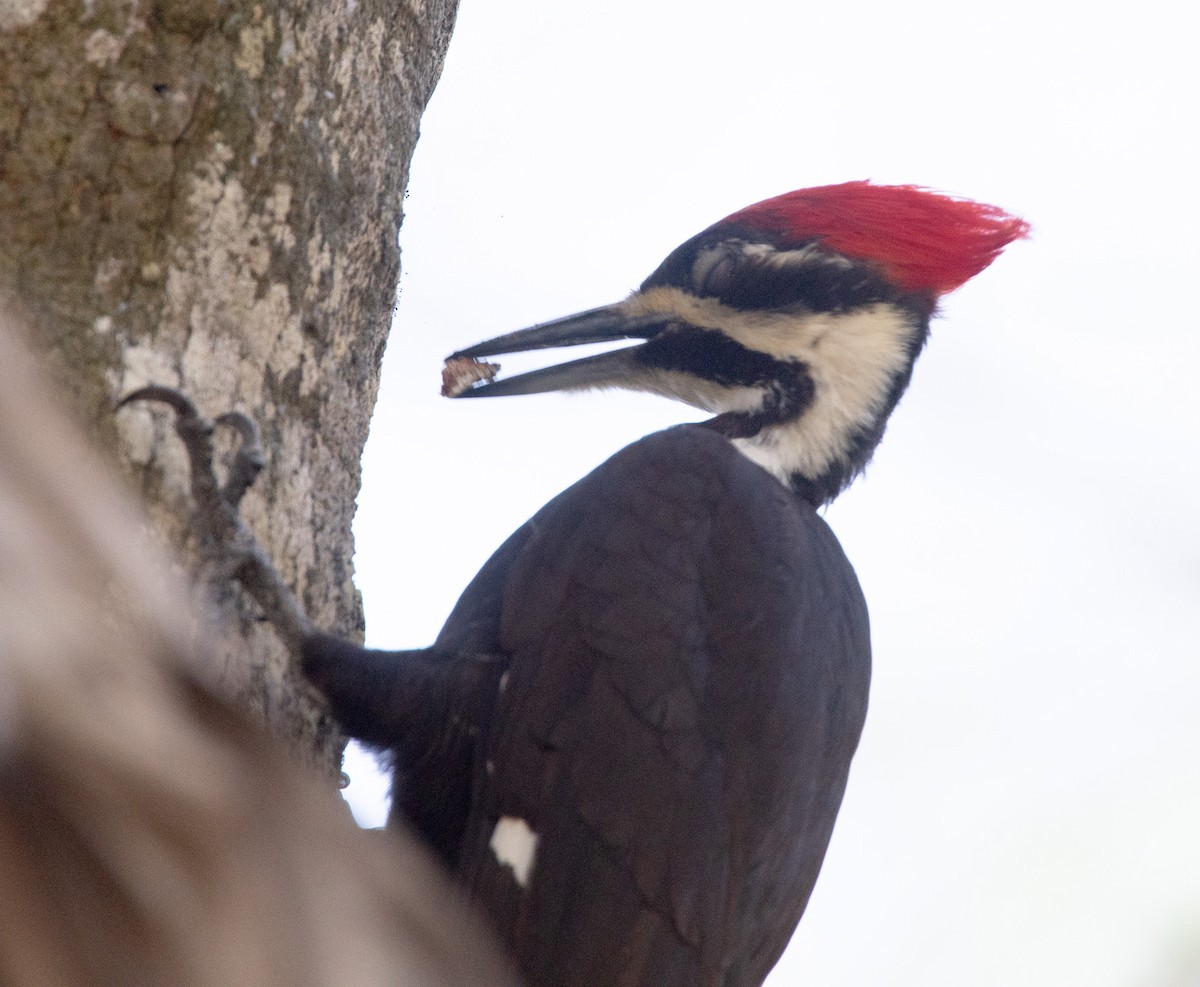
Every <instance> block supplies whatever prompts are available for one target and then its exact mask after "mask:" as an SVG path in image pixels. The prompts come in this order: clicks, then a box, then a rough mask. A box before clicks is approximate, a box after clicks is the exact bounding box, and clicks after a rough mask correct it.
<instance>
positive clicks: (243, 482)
mask: <svg viewBox="0 0 1200 987" xmlns="http://www.w3.org/2000/svg"><path fill="white" fill-rule="evenodd" d="M133 401H157V402H161V403H163V404H166V405H168V406H169V407H170V408H172V409H173V410H174V411H175V415H176V418H175V432H176V434H177V435H178V436H179V438H180V439H181V440H182V442H183V444H184V448H185V449H186V450H187V455H188V464H189V468H190V472H191V493H192V497H193V499H194V500H195V510H196V514H197V525H196V526H197V528H198V529H199V532H200V537H201V538H202V540H203V549H202V551H203V555H204V557H205V560H206V561H205V566H206V568H207V569H208V570H209V573H208V575H209V576H210V577H211V578H215V579H221V578H224V579H236V580H237V581H238V582H240V583H241V584H242V586H244V587H245V589H246V591H247V592H248V593H249V594H250V596H251V597H252V598H253V599H254V600H255V602H256V603H258V605H259V606H260V607H261V608H262V610H263V613H264V615H265V617H266V619H267V620H268V621H269V622H270V623H271V625H272V626H273V627H274V628H275V630H276V632H277V633H278V634H279V636H280V638H282V640H283V642H284V644H285V645H286V646H287V648H288V650H289V652H290V653H291V654H292V655H293V657H294V658H295V659H296V660H297V662H298V664H299V665H300V669H301V671H302V672H303V673H304V675H305V676H306V677H307V678H308V679H309V681H311V682H312V683H313V685H315V686H316V687H317V688H318V689H319V690H320V691H321V692H322V693H323V694H324V695H325V697H326V698H327V699H328V700H329V703H330V706H331V707H332V710H333V714H334V716H335V717H337V719H338V721H339V722H340V723H341V724H342V726H343V727H344V728H345V729H346V731H347V732H348V733H349V734H350V735H351V736H354V737H357V738H358V739H360V740H363V741H365V742H367V743H369V744H374V745H377V746H381V747H390V748H393V749H396V750H397V751H399V752H402V753H408V752H412V751H418V752H420V751H422V749H423V748H424V747H427V746H428V745H429V744H430V743H431V741H430V739H429V738H431V737H436V736H437V735H438V734H439V731H440V730H441V729H442V724H444V723H445V722H446V721H448V720H452V719H458V720H459V721H461V722H464V723H467V724H470V725H471V726H473V727H474V726H476V725H477V724H481V723H482V722H483V721H484V720H485V719H486V715H487V710H488V709H489V708H490V700H491V697H493V696H494V695H495V693H496V688H497V683H498V681H499V677H500V675H501V674H502V672H503V667H502V663H500V662H499V661H498V660H497V659H496V658H494V657H492V656H490V655H479V654H474V653H457V652H454V653H448V652H445V651H441V650H438V649H435V648H426V649H419V650H415V651H401V652H395V651H374V650H371V649H367V648H363V647H361V646H359V645H357V644H354V643H353V642H350V641H346V640H344V639H341V638H338V637H335V636H333V635H330V634H324V633H321V632H319V631H317V630H316V629H315V628H314V627H313V626H312V623H311V622H310V621H309V619H308V616H307V614H305V612H304V609H303V607H301V605H300V602H299V601H298V600H297V599H296V597H295V596H294V595H293V594H292V592H291V590H290V589H289V588H288V587H287V585H286V584H285V583H284V581H283V579H282V578H281V577H280V575H279V573H278V572H277V571H276V569H275V567H274V565H272V563H271V561H270V560H269V559H268V558H267V555H266V553H265V552H264V551H263V548H262V546H261V545H260V544H259V543H258V540H257V539H256V538H255V537H254V534H253V532H251V531H250V529H249V528H248V527H247V526H246V524H245V522H244V521H243V520H242V518H241V515H240V514H239V512H238V507H239V505H240V503H241V500H242V497H243V496H244V495H245V493H246V491H247V490H248V489H249V488H250V486H251V485H252V484H253V483H254V481H255V478H256V477H257V476H258V474H259V473H260V472H261V471H262V468H263V465H264V462H265V457H264V454H263V450H262V445H261V443H260V441H259V433H258V427H257V426H256V425H255V423H254V421H253V420H252V419H250V418H249V417H248V416H246V415H244V414H241V413H240V412H229V413H226V414H224V415H220V416H218V417H217V418H216V419H215V420H209V419H208V418H205V417H204V416H203V415H201V414H200V412H199V411H198V410H197V408H196V406H195V404H194V403H193V402H192V401H191V400H190V399H189V398H188V397H187V396H186V395H184V394H182V393H181V392H179V391H177V390H174V389H172V388H169V387H160V386H150V387H143V388H141V389H140V390H137V391H134V392H133V393H132V394H129V395H126V397H124V398H123V399H122V400H121V402H120V404H118V408H121V407H124V406H125V405H127V404H129V403H131V402H133ZM218 425H220V426H225V427H228V428H232V429H233V430H234V431H236V432H237V433H238V436H239V438H240V445H239V447H238V450H237V453H236V454H235V456H234V460H233V463H232V465H231V467H230V470H229V476H228V478H227V479H226V481H225V483H224V484H222V483H221V482H220V481H219V480H218V479H217V476H216V472H215V471H214V469H213V432H214V428H215V427H216V426H218Z"/></svg>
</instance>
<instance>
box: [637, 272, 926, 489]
mask: <svg viewBox="0 0 1200 987" xmlns="http://www.w3.org/2000/svg"><path fill="white" fill-rule="evenodd" d="M626 304H627V305H628V306H629V307H630V309H631V312H632V313H636V314H642V313H649V312H655V311H659V312H663V313H670V314H672V315H675V316H677V317H679V318H681V319H684V320H686V321H687V322H689V323H690V324H691V325H694V326H700V327H710V326H711V327H720V330H721V331H722V332H724V333H725V334H726V335H727V336H729V337H730V338H732V339H734V340H736V341H737V342H739V343H741V344H742V345H743V346H745V347H746V348H747V349H751V350H758V351H760V352H763V353H767V354H769V355H770V356H772V357H775V358H776V359H780V360H791V361H795V362H800V363H804V364H805V365H806V366H807V367H808V371H809V374H810V375H811V377H812V379H813V383H814V385H815V389H816V390H815V394H814V396H813V400H812V403H811V404H810V405H809V407H808V408H807V409H806V410H805V411H804V412H803V413H802V414H801V415H799V416H798V417H797V418H795V419H794V420H792V421H789V422H785V423H783V424H780V425H774V426H770V427H768V428H764V429H763V430H762V431H761V432H760V433H759V434H758V435H755V436H753V437H752V438H748V439H734V440H733V444H734V446H735V447H736V448H737V449H738V450H739V451H740V452H741V453H742V454H743V455H745V456H746V457H747V458H748V459H750V460H752V461H753V462H755V463H757V464H758V465H760V466H762V467H763V468H764V469H766V470H768V471H769V472H770V473H772V474H774V475H775V476H777V477H779V479H780V480H782V481H783V482H785V483H786V482H787V480H788V478H789V477H790V476H791V475H792V474H793V473H799V474H801V475H802V476H804V477H807V478H808V479H811V480H816V479H818V478H819V477H821V476H824V475H825V474H827V473H828V472H829V470H830V469H831V467H835V466H836V465H838V464H839V463H845V462H847V460H848V458H849V455H850V453H851V452H852V450H853V446H854V441H855V438H856V437H857V436H858V435H859V434H860V433H861V432H862V431H863V430H864V429H866V428H870V427H871V426H872V425H873V424H874V423H875V421H876V420H877V419H878V417H879V415H880V414H881V413H883V411H884V407H885V404H886V402H887V399H888V395H889V393H890V392H891V389H892V385H893V383H894V381H895V379H896V377H897V376H898V375H899V374H901V373H904V372H905V371H906V370H907V368H908V365H909V363H910V361H911V359H912V343H913V340H914V338H915V337H916V336H917V335H918V334H919V333H920V332H921V324H920V322H919V320H918V318H917V316H915V315H914V314H913V313H910V312H908V311H906V310H904V309H901V308H899V307H897V306H895V305H890V304H887V303H877V304H874V305H869V306H865V307H863V308H859V309H854V310H852V311H849V312H840V313H828V312H815V313H814V312H795V313H793V312H779V311H771V312H758V311H739V310H737V309H731V308H729V307H727V306H725V305H722V304H721V303H720V302H718V301H716V300H715V299H712V298H697V297H695V296H694V295H690V294H688V293H686V292H683V291H680V290H679V289H677V288H653V289H650V290H649V291H646V292H644V293H640V294H638V295H635V296H634V297H633V298H631V299H629V301H628V302H627V303H626ZM656 377H657V379H656V380H653V381H651V380H646V381H644V383H643V386H645V389H647V390H654V391H658V392H659V393H663V394H667V395H669V396H671V397H674V398H676V399H677V400H682V401H686V402H687V403H689V404H692V405H693V406H695V407H699V408H703V409H704V410H706V411H711V412H715V413H718V414H719V413H720V412H723V411H753V410H755V409H756V408H758V407H761V405H762V402H763V398H764V396H765V391H764V390H763V389H761V388H751V387H733V388H730V387H721V386H719V385H716V384H712V383H709V382H705V381H699V380H697V379H696V378H691V377H688V378H687V379H686V380H685V379H684V378H685V375H683V374H678V373H671V372H659V373H658V374H657V375H656Z"/></svg>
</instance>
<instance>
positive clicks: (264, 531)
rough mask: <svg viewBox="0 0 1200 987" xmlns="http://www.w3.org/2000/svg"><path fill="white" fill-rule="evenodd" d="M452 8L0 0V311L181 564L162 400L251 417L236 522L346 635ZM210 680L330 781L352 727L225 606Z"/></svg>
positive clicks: (222, 601) (357, 610)
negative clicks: (260, 449)
mask: <svg viewBox="0 0 1200 987" xmlns="http://www.w3.org/2000/svg"><path fill="white" fill-rule="evenodd" d="M455 8H456V2H455V0H404V2H400V3H390V2H388V3H385V2H383V0H345V2H335V3H326V2H321V0H307V2H306V0H259V2H253V0H0V229H2V230H3V235H2V236H0V304H4V305H16V307H18V308H19V310H20V311H22V312H23V313H24V314H25V316H26V318H27V320H28V321H29V322H30V323H31V325H32V335H33V343H34V346H35V348H36V349H37V350H39V351H40V352H41V353H42V354H44V355H45V356H46V357H47V362H48V364H49V365H50V366H51V367H52V368H53V370H54V371H55V373H56V374H58V375H59V376H60V377H61V378H63V379H64V380H65V381H66V382H67V383H68V386H69V388H70V390H71V392H72V393H73V394H74V395H75V398H76V403H77V407H76V409H75V411H76V414H77V417H78V418H79V419H80V420H81V422H82V423H83V424H84V426H85V427H86V428H87V429H88V431H89V433H90V434H91V436H92V437H93V438H94V439H95V441H96V443H97V444H98V445H99V446H101V447H102V448H104V449H105V450H107V451H108V452H109V453H110V454H111V456H112V458H113V459H114V460H115V461H117V462H119V463H121V464H122V468H123V469H124V470H125V471H126V473H127V474H128V476H129V478H130V480H131V481H132V482H133V484H134V485H135V486H136V487H137V488H138V489H140V491H141V492H142V493H143V494H144V496H145V498H146V500H147V502H148V503H149V504H150V512H151V518H152V520H153V528H154V530H155V531H156V532H157V533H158V537H160V538H161V539H163V540H165V541H167V542H168V543H170V544H172V545H174V546H176V547H178V548H182V549H183V550H184V557H185V558H187V557H189V552H190V553H191V558H192V559H193V561H194V558H195V555H196V547H195V544H194V539H191V538H190V536H189V534H188V531H187V526H186V523H185V519H186V518H187V516H188V508H187V505H186V486H187V477H186V468H185V465H184V460H183V455H182V452H181V450H180V448H179V446H178V443H177V441H176V440H175V438H174V436H173V434H172V432H171V427H170V422H169V419H168V417H167V416H166V415H165V414H164V413H163V412H161V411H158V410H151V409H150V408H147V407H139V408H134V409H130V410H125V411H122V412H121V413H120V414H119V415H114V414H113V403H114V400H115V398H116V397H118V396H119V395H120V394H122V393H125V392H128V391H129V390H131V389H133V388H135V387H138V386H141V385H144V384H148V383H159V384H166V385H172V386H178V387H181V388H183V389H184V390H185V391H186V392H188V393H189V394H190V395H191V396H192V397H193V398H194V399H195V400H196V402H197V403H198V404H199V406H200V407H201V409H202V410H203V411H205V412H207V413H209V414H216V413H218V412H221V411H224V410H227V409H230V408H237V409H239V410H242V411H245V412H247V413H249V414H251V415H253V416H254V417H256V418H257V420H258V421H259V423H260V425H261V426H262V429H263V434H264V441H265V443H266V445H267V448H268V449H269V450H270V457H269V459H270V461H269V463H268V466H267V469H266V470H265V471H264V473H263V475H262V477H261V478H260V480H259V482H258V484H257V486H256V487H255V489H254V490H252V491H251V493H250V494H249V495H248V496H247V498H246V501H245V504H244V515H245V516H246V518H247V520H248V521H249V523H250V524H251V526H252V527H253V528H254V529H255V530H256V531H257V532H258V534H259V537H260V538H261V539H262V540H263V542H264V543H265V546H266V548H267V551H268V553H269V554H270V555H271V557H272V558H273V559H274V560H275V561H276V563H277V565H278V566H279V567H280V569H281V571H282V573H283V575H284V576H285V578H286V579H287V580H288V582H289V583H290V584H291V585H292V586H293V587H294V588H295V590H296V592H297V594H298V595H299V596H300V598H301V600H302V601H303V603H304V604H305V606H306V607H307V608H308V610H309V613H310V614H311V615H312V617H313V619H314V621H315V623H317V625H318V626H321V627H324V628H328V629H331V630H334V631H336V632H339V633H342V634H347V635H351V636H353V635H355V634H357V633H359V632H360V631H361V626H362V613H361V606H360V601H359V597H358V594H357V591H356V590H355V588H354V585H353V582H352V572H351V557H352V551H353V547H352V542H351V534H350V523H351V519H352V517H353V512H354V500H355V496H356V494H357V491H358V484H359V458H360V453H361V451H362V446H363V443H364V441H365V439H366V434H367V425H368V421H369V417H370V414H371V410H372V407H373V405H374V402H375V394H376V387H377V381H378V371H379V363H380V357H381V355H382V351H383V346H384V340H385V337H386V334H387V331H388V328H389V324H390V319H391V314H392V308H393V302H394V297H395V286H396V282H397V277H398V271H399V251H398V246H397V233H398V229H399V224H400V218H401V203H402V198H403V191H404V187H405V183H406V181H407V170H408V161H409V157H410V155H411V151H412V147H413V144H414V143H415V140H416V135H417V123H418V119H419V116H420V113H421V111H422V109H423V108H424V106H425V103H426V101H427V100H428V97H429V95H430V93H431V91H432V88H433V86H434V83H435V82H436V79H437V77H438V73H439V72H440V69H441V63H442V57H443V54H444V51H445V46H446V44H447V42H448V39H449V33H450V30H451V27H452V23H453V18H454V13H455ZM215 603H216V606H217V607H218V609H219V611H220V615H221V623H222V626H224V627H225V628H226V630H225V631H224V633H225V639H224V641H223V644H222V647H221V648H220V654H221V659H220V660H221V661H222V662H223V666H222V675H223V678H224V680H225V682H226V685H227V686H228V687H229V688H230V689H231V690H232V691H234V692H235V693H236V694H237V695H239V696H240V697H241V698H242V700H243V701H244V702H245V704H246V705H248V706H249V707H251V708H253V709H255V710H257V711H259V712H260V713H261V714H262V715H264V716H265V717H266V719H267V720H268V722H269V723H270V724H271V726H272V727H273V729H275V730H276V731H277V732H279V733H281V734H283V735H285V736H287V737H289V738H291V739H292V740H293V741H294V743H295V745H296V746H297V748H298V749H300V750H301V751H302V752H305V753H310V754H311V755H312V756H313V758H314V759H315V760H316V761H317V763H320V764H323V765H324V766H325V767H326V769H328V770H334V769H336V767H337V764H338V762H339V760H340V751H341V746H342V739H341V738H340V736H338V735H337V733H336V731H335V729H334V727H333V726H332V723H331V721H329V719H328V717H327V716H326V715H325V714H324V712H323V710H322V708H321V707H320V705H319V704H318V703H317V702H316V701H315V700H314V699H313V698H312V696H311V694H310V693H309V692H308V690H307V689H306V688H305V687H304V686H303V685H301V684H300V683H299V682H298V681H297V680H296V679H295V677H294V674H293V672H292V671H291V669H290V667H289V664H288V662H287V660H286V658H285V655H284V652H283V649H282V647H281V646H280V645H279V644H278V642H277V641H276V640H275V639H274V637H273V635H272V634H271V632H270V631H269V630H268V629H266V628H265V627H262V626H261V625H260V624H259V622H258V621H257V620H256V614H255V613H254V611H253V607H252V606H250V605H248V604H247V603H246V602H245V601H244V599H243V598H242V597H241V595H240V594H237V593H235V592H232V591H231V590H226V591H225V592H224V593H223V594H221V596H220V598H219V599H217V600H215Z"/></svg>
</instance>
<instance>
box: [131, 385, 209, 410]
mask: <svg viewBox="0 0 1200 987" xmlns="http://www.w3.org/2000/svg"><path fill="white" fill-rule="evenodd" d="M134 401H161V402H162V403H163V404H167V405H170V406H171V407H172V408H173V409H174V410H175V413H176V414H177V415H179V416H180V417H181V418H199V417H201V416H200V412H199V411H198V410H197V409H196V406H195V405H194V404H193V403H192V400H191V398H189V397H188V396H187V395H186V394H184V393H183V392H182V391H177V390H175V388H173V387H163V386H162V385H161V384H149V385H148V386H146V387H139V388H138V389H137V390H136V391H131V392H130V393H129V394H126V395H125V396H124V397H123V398H121V400H120V401H118V402H117V410H118V411H120V410H121V409H122V408H124V407H125V406H126V405H127V404H130V403H132V402H134Z"/></svg>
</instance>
